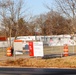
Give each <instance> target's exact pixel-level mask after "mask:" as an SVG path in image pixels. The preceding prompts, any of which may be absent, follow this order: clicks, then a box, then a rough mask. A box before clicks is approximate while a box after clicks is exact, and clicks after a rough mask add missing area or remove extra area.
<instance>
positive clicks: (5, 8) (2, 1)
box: [0, 0, 26, 45]
mask: <svg viewBox="0 0 76 75" xmlns="http://www.w3.org/2000/svg"><path fill="white" fill-rule="evenodd" d="M23 4H24V2H23V0H17V1H15V0H0V8H1V9H0V17H1V21H2V25H1V26H3V28H5V29H6V31H8V33H9V37H10V40H11V33H12V28H14V30H15V33H14V34H15V38H16V37H17V36H18V31H19V22H18V21H19V20H20V19H21V18H25V10H26V9H23V7H22V6H23ZM10 45H11V42H10Z"/></svg>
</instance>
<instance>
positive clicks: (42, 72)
mask: <svg viewBox="0 0 76 75" xmlns="http://www.w3.org/2000/svg"><path fill="white" fill-rule="evenodd" d="M0 75H76V69H52V68H51V69H50V68H47V69H46V68H44V69H43V68H4V67H3V68H0Z"/></svg>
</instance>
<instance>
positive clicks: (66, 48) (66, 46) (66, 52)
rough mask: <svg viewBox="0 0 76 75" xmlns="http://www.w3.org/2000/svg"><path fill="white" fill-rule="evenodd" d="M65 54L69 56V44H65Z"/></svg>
mask: <svg viewBox="0 0 76 75" xmlns="http://www.w3.org/2000/svg"><path fill="white" fill-rule="evenodd" d="M63 56H68V45H67V44H66V45H65V46H64V55H63Z"/></svg>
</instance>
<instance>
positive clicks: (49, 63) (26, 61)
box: [0, 56, 76, 68]
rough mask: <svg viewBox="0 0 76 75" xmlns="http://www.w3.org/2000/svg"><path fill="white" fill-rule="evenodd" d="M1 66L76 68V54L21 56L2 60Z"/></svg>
mask: <svg viewBox="0 0 76 75" xmlns="http://www.w3.org/2000/svg"><path fill="white" fill-rule="evenodd" d="M0 66H11V67H39V68H51V67H55V68H76V56H68V57H62V58H50V59H42V58H19V59H16V60H9V59H8V60H6V61H4V62H0Z"/></svg>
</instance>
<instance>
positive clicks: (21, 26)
mask: <svg viewBox="0 0 76 75" xmlns="http://www.w3.org/2000/svg"><path fill="white" fill-rule="evenodd" d="M24 1H25V0H17V1H15V0H0V36H6V37H11V36H12V37H15V38H16V37H17V36H29V35H31V36H34V35H60V34H72V33H75V32H76V21H75V20H76V17H75V15H76V0H55V2H56V4H55V5H56V6H55V7H56V8H57V10H53V9H52V8H51V7H49V6H48V5H46V8H47V9H49V10H50V11H49V12H48V13H46V14H40V15H37V16H34V17H30V18H29V21H27V20H26V19H25V18H26V17H27V16H28V15H26V11H27V8H26V5H24Z"/></svg>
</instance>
